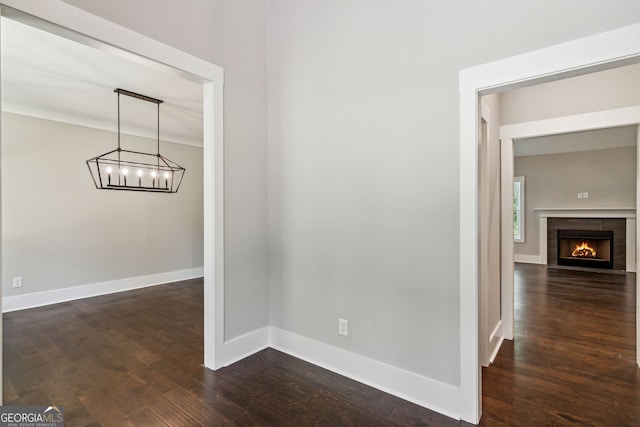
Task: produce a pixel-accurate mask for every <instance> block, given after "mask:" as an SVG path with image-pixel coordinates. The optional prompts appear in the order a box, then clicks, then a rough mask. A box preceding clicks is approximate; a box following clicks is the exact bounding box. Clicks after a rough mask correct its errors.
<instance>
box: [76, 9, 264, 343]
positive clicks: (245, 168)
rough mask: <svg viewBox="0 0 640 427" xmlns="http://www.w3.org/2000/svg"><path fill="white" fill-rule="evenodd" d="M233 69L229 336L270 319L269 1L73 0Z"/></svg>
mask: <svg viewBox="0 0 640 427" xmlns="http://www.w3.org/2000/svg"><path fill="white" fill-rule="evenodd" d="M65 1H66V3H69V4H72V5H75V6H77V7H80V8H82V9H84V10H86V11H88V12H91V13H94V14H96V15H98V16H101V17H103V18H106V19H108V20H109V21H112V22H115V23H117V24H120V25H123V26H125V27H128V28H131V29H132V30H134V31H137V32H140V33H142V34H145V35H147V36H150V37H152V38H154V39H156V40H159V41H161V42H164V43H166V44H168V45H171V46H174V47H176V48H178V49H181V50H183V51H185V52H188V53H191V54H193V55H196V56H199V57H201V58H203V59H205V60H207V61H209V62H212V63H214V64H216V65H219V66H221V67H223V68H224V71H225V86H224V103H225V104H224V109H225V110H224V150H225V154H224V157H225V316H226V319H225V338H226V339H231V338H233V337H236V336H239V335H242V334H244V333H247V332H250V331H253V330H255V329H257V328H260V327H264V326H266V324H267V323H268V304H267V293H268V290H267V229H266V223H267V201H266V200H267V172H266V168H267V164H266V162H267V155H266V150H267V146H266V138H267V131H266V119H267V111H266V93H267V90H266V78H267V76H266V40H265V31H266V30H265V26H266V11H265V7H266V5H265V2H264V1H263V0H188V1H183V2H176V1H170V0H164V1H158V0H136V1H135V2H131V1H129V0H111V1H108V2H105V1H102V0H65Z"/></svg>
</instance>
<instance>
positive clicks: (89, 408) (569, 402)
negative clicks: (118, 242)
mask: <svg viewBox="0 0 640 427" xmlns="http://www.w3.org/2000/svg"><path fill="white" fill-rule="evenodd" d="M634 281H635V275H634V274H626V275H611V274H593V273H584V272H576V271H567V270H554V269H547V268H545V267H543V266H534V265H524V264H521V265H517V267H516V286H515V309H516V325H515V326H516V330H515V332H516V339H515V341H507V342H505V344H503V348H502V349H501V351H500V353H499V354H498V357H497V359H496V361H495V363H494V364H493V365H492V366H491V367H490V368H488V369H485V370H484V372H483V377H484V378H483V407H484V415H483V418H482V420H481V425H482V426H564V425H567V426H568V425H575V426H577V425H579V426H583V425H594V426H616V427H618V426H639V425H640V370H639V369H638V368H637V367H636V366H635V323H634V322H635V286H634ZM202 301H203V289H202V282H201V281H199V280H194V281H187V282H179V283H174V284H170V285H163V286H157V287H154V288H149V289H143V290H138V291H132V292H126V293H120V294H114V295H107V296H102V297H97V298H90V299H85V300H79V301H74V302H69V303H64V304H57V305H52V306H48V307H42V308H38V309H32V310H24V311H20V312H14V313H8V314H5V315H4V399H5V404H9V405H42V404H59V405H63V406H64V407H65V417H66V420H67V424H66V425H68V426H96V425H105V426H111V425H113V426H122V425H131V426H145V425H150V426H162V425H171V426H191V425H195V426H198V425H203V426H217V425H239V426H257V425H260V426H268V425H290V426H306V425H334V426H342V425H354V426H376V425H379V426H383V425H384V426H394V425H395V426H409V425H428V426H454V425H461V424H463V423H458V422H456V421H454V420H451V419H449V418H447V417H444V416H442V415H439V414H436V413H434V412H431V411H428V410H426V409H424V408H421V407H419V406H416V405H413V404H411V403H408V402H406V401H403V400H401V399H398V398H395V397H393V396H390V395H388V394H386V393H383V392H381V391H378V390H375V389H373V388H370V387H367V386H364V385H362V384H360V383H357V382H355V381H352V380H349V379H347V378H344V377H341V376H339V375H336V374H333V373H331V372H329V371H326V370H324V369H322V368H318V367H316V366H313V365H311V364H308V363H306V362H303V361H301V360H298V359H295V358H293V357H290V356H288V355H285V354H283V353H280V352H278V351H275V350H271V349H269V350H265V351H262V352H260V353H258V354H256V355H254V356H252V357H249V358H247V359H245V360H243V361H241V362H238V363H236V364H234V365H232V366H230V367H227V368H224V369H221V370H218V371H216V372H212V371H210V370H207V369H204V368H202V366H201V362H202V352H203V347H202V340H203V338H202V337H203V331H202V319H203V307H202Z"/></svg>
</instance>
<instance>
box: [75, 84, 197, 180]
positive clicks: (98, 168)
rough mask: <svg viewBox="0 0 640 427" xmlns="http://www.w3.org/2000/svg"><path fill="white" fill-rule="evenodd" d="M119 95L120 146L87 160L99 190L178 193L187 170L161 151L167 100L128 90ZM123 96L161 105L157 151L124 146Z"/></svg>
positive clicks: (118, 91) (119, 90)
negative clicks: (163, 118)
mask: <svg viewBox="0 0 640 427" xmlns="http://www.w3.org/2000/svg"><path fill="white" fill-rule="evenodd" d="M114 92H116V93H117V94H118V147H117V148H116V149H114V150H111V151H108V152H106V153H104V154H101V155H99V156H96V157H93V158H91V159H89V160H87V161H86V162H87V167H88V168H89V172H90V173H91V178H92V179H93V182H94V184H95V186H96V188H97V189H98V190H126V191H142V192H153V193H177V192H178V189H179V188H180V184H181V183H182V178H183V177H184V173H185V172H186V169H185V168H183V167H182V166H180V165H178V164H177V163H175V162H173V161H172V160H170V159H168V158H167V157H165V156H163V155H162V154H160V104H161V103H162V102H164V101H162V100H160V99H156V98H152V97H150V96H146V95H141V94H139V93H135V92H131V91H128V90H125V89H120V88H118V89H115V90H114ZM120 95H126V96H130V97H132V98H136V99H140V100H142V101H146V102H151V103H154V104H156V106H157V138H156V140H157V152H156V153H155V154H154V153H144V152H141V151H132V150H125V149H122V147H121V129H120Z"/></svg>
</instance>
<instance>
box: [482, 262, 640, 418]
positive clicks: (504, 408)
mask: <svg viewBox="0 0 640 427" xmlns="http://www.w3.org/2000/svg"><path fill="white" fill-rule="evenodd" d="M635 334H636V328H635V274H631V273H628V274H624V275H614V274H594V273H587V272H580V271H567V270H559V269H547V268H546V267H545V266H539V265H527V264H516V276H515V340H514V341H505V343H504V344H503V347H502V349H501V350H500V352H499V354H498V357H497V358H496V360H495V363H494V364H493V365H492V366H491V367H489V368H486V369H484V370H483V409H484V415H483V418H482V420H481V425H482V426H612V427H618V426H640V369H638V367H637V366H636V364H635V357H636V356H635V355H636V353H635V340H636V335H635Z"/></svg>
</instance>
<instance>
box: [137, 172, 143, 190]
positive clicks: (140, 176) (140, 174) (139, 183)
mask: <svg viewBox="0 0 640 427" xmlns="http://www.w3.org/2000/svg"><path fill="white" fill-rule="evenodd" d="M136 173H137V174H138V187H142V174H143V172H142V169H138V172H136Z"/></svg>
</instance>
